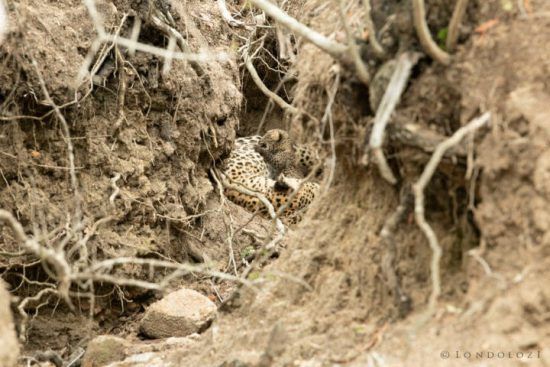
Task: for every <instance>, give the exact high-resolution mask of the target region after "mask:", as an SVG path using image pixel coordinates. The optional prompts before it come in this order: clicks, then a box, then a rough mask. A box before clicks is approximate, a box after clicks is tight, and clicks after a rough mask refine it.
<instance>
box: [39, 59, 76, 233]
mask: <svg viewBox="0 0 550 367" xmlns="http://www.w3.org/2000/svg"><path fill="white" fill-rule="evenodd" d="M32 65H33V67H34V69H35V71H36V74H37V76H38V81H39V83H40V87H41V89H42V93H43V94H44V97H45V99H46V102H47V103H48V104H49V105H51V106H52V107H53V109H54V111H55V114H56V115H57V118H58V119H59V122H60V123H61V127H62V128H63V134H64V135H65V136H64V138H65V140H66V143H67V158H68V161H69V176H70V178H71V186H72V189H73V195H74V206H75V207H74V217H73V231H78V230H79V226H81V225H82V223H81V221H82V207H81V205H82V203H81V201H82V198H81V196H80V191H79V189H78V180H77V178H76V169H75V163H74V161H75V156H74V147H73V143H72V140H71V133H70V131H69V124H68V123H67V120H66V119H65V116H64V115H63V114H62V113H61V109H60V108H59V106H57V105H56V104H55V103H54V101H53V100H52V98H51V97H50V93H49V92H48V88H47V87H46V83H45V82H44V78H43V77H42V73H41V72H40V69H39V68H38V65H37V64H36V60H35V59H32Z"/></svg>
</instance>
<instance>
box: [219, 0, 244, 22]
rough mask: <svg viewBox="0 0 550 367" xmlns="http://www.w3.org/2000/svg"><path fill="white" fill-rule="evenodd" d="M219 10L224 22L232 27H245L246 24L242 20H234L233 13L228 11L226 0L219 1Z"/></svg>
mask: <svg viewBox="0 0 550 367" xmlns="http://www.w3.org/2000/svg"><path fill="white" fill-rule="evenodd" d="M217 3H218V8H219V9H220V14H221V15H222V18H223V20H225V21H226V22H227V24H229V25H230V26H232V27H243V26H244V23H243V22H241V21H240V20H237V19H235V18H233V16H232V15H231V12H229V10H228V9H227V4H226V3H225V0H217Z"/></svg>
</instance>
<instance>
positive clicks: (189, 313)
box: [140, 288, 216, 339]
mask: <svg viewBox="0 0 550 367" xmlns="http://www.w3.org/2000/svg"><path fill="white" fill-rule="evenodd" d="M215 317H216V305H215V304H214V303H213V302H212V301H210V300H209V299H208V298H207V297H205V296H203V295H202V294H200V293H198V292H196V291H194V290H192V289H186V288H184V289H180V290H178V291H175V292H172V293H170V294H168V295H167V296H166V297H164V298H163V299H161V300H160V301H158V302H155V303H153V304H152V305H151V306H149V308H148V309H147V311H146V312H145V316H144V317H143V319H142V320H141V325H140V330H141V332H142V333H143V334H145V335H146V336H148V337H150V338H153V339H159V338H168V337H173V336H187V335H189V334H193V333H196V332H201V331H203V330H204V329H206V328H207V327H208V326H209V325H210V323H211V322H212V320H214V318H215Z"/></svg>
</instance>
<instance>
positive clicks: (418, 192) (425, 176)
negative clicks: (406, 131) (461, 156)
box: [413, 112, 491, 312]
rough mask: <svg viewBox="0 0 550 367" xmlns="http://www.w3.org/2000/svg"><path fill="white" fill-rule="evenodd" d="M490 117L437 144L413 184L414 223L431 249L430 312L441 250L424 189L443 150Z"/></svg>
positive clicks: (437, 287) (437, 290) (488, 115)
mask: <svg viewBox="0 0 550 367" xmlns="http://www.w3.org/2000/svg"><path fill="white" fill-rule="evenodd" d="M490 118H491V113H490V112H486V113H484V114H483V115H481V116H480V117H478V118H476V119H474V120H472V121H471V122H469V123H468V124H467V125H466V126H463V127H461V128H460V129H458V130H457V131H456V132H455V133H454V134H453V135H452V136H451V137H450V138H448V139H447V140H445V141H444V142H442V143H441V144H439V145H438V146H437V148H436V149H435V152H434V154H433V155H432V157H431V158H430V161H429V162H428V164H427V165H426V167H425V168H424V171H423V172H422V175H421V176H420V178H419V179H418V181H417V182H416V183H415V184H414V185H413V192H414V214H415V219H416V223H417V225H418V226H419V227H420V229H421V230H422V232H423V233H424V235H425V236H426V238H427V239H428V243H429V245H430V248H431V250H432V262H431V274H432V293H431V295H430V300H429V305H428V307H429V311H430V312H433V311H435V306H436V304H437V299H438V298H439V296H440V295H441V278H440V274H439V266H440V260H441V255H442V250H441V246H440V245H439V241H438V240H437V236H436V234H435V232H434V231H433V229H432V227H431V226H430V225H429V224H428V222H427V221H426V217H425V216H424V213H425V208H424V190H425V188H426V186H427V185H428V183H429V182H430V180H431V178H432V176H433V175H434V173H435V170H436V169H437V166H438V165H439V162H441V159H442V158H443V155H444V154H445V152H446V151H447V150H448V149H450V148H451V147H453V146H455V145H457V144H458V143H460V141H461V140H462V139H463V138H464V137H465V136H466V135H467V134H470V133H472V132H473V131H475V130H477V129H479V128H480V127H482V126H483V125H485V124H486V123H488V122H489V120H490Z"/></svg>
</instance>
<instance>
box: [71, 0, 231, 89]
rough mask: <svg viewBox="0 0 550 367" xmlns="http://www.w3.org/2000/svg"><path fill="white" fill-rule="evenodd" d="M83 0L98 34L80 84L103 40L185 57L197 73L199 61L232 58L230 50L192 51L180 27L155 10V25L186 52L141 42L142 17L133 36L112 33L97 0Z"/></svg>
mask: <svg viewBox="0 0 550 367" xmlns="http://www.w3.org/2000/svg"><path fill="white" fill-rule="evenodd" d="M83 1H84V4H85V5H86V7H87V9H88V13H89V14H90V17H91V18H92V21H93V23H94V27H95V29H96V32H97V37H96V39H95V40H94V41H93V42H92V46H91V47H90V50H89V52H88V55H87V56H86V59H85V61H84V63H83V65H82V66H81V68H80V71H79V73H78V76H77V79H76V84H77V85H78V84H80V83H81V82H82V80H84V78H85V77H86V76H89V72H88V68H89V66H90V64H91V62H92V59H93V57H94V56H95V54H96V53H97V51H98V50H99V47H100V45H101V44H102V43H111V44H112V45H118V46H121V47H124V48H126V49H128V50H129V52H130V54H132V53H133V52H135V51H142V52H146V53H149V54H151V55H155V56H159V57H162V58H164V59H165V60H172V59H174V60H185V61H188V62H190V63H191V66H193V68H195V70H197V73H199V74H200V73H201V72H200V70H201V68H200V67H199V68H197V65H198V64H196V63H199V62H206V61H227V60H228V59H229V55H228V54H227V53H226V52H208V51H204V52H196V53H193V52H190V51H189V47H188V46H187V44H186V42H185V40H184V39H183V37H182V36H181V34H180V33H179V32H178V31H177V30H175V29H174V28H173V27H171V26H169V25H168V24H166V23H164V22H163V21H162V20H160V19H159V18H158V17H157V16H155V15H153V14H151V17H150V21H151V23H152V24H153V25H154V26H155V27H157V29H159V30H160V31H162V32H163V33H164V34H165V35H166V36H167V37H169V38H170V37H174V38H175V39H176V41H177V43H178V46H179V47H180V48H181V49H182V51H183V52H174V51H171V50H168V49H164V48H160V47H156V46H152V45H148V44H145V43H141V42H138V41H137V38H138V37H137V36H138V35H139V30H140V25H141V21H136V22H135V23H134V27H133V28H132V35H131V38H125V37H120V36H119V35H118V34H110V33H108V32H106V31H105V27H104V25H103V20H102V19H101V15H100V14H99V13H98V11H97V8H96V6H95V1H94V0H83ZM201 75H202V74H201Z"/></svg>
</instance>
